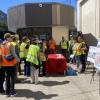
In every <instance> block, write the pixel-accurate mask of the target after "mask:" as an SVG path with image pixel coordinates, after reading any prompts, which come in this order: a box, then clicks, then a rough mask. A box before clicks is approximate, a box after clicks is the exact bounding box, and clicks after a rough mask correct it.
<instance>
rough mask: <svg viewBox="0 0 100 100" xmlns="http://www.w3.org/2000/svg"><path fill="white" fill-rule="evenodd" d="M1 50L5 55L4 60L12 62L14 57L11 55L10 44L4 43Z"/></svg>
mask: <svg viewBox="0 0 100 100" xmlns="http://www.w3.org/2000/svg"><path fill="white" fill-rule="evenodd" d="M3 48H4V50H5V55H4V58H5V59H6V60H7V61H12V60H14V56H13V55H12V52H11V44H10V43H8V42H7V43H5V44H4V45H3Z"/></svg>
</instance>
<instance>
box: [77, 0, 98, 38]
mask: <svg viewBox="0 0 100 100" xmlns="http://www.w3.org/2000/svg"><path fill="white" fill-rule="evenodd" d="M77 28H78V30H81V31H82V32H83V33H84V34H86V33H92V35H93V36H95V37H96V38H97V39H98V38H100V0H78V3H77Z"/></svg>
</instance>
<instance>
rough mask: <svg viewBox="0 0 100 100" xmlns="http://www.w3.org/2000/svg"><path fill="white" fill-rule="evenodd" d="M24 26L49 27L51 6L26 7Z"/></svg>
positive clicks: (35, 5)
mask: <svg viewBox="0 0 100 100" xmlns="http://www.w3.org/2000/svg"><path fill="white" fill-rule="evenodd" d="M26 25H27V26H51V25H52V5H50V4H43V7H39V4H29V5H26Z"/></svg>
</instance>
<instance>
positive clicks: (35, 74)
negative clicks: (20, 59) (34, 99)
mask: <svg viewBox="0 0 100 100" xmlns="http://www.w3.org/2000/svg"><path fill="white" fill-rule="evenodd" d="M38 75H39V69H36V68H35V67H34V65H31V83H34V82H35V84H37V83H38Z"/></svg>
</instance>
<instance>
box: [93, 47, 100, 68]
mask: <svg viewBox="0 0 100 100" xmlns="http://www.w3.org/2000/svg"><path fill="white" fill-rule="evenodd" d="M94 66H95V67H96V68H97V69H99V70H100V48H96V55H95V63H94Z"/></svg>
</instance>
